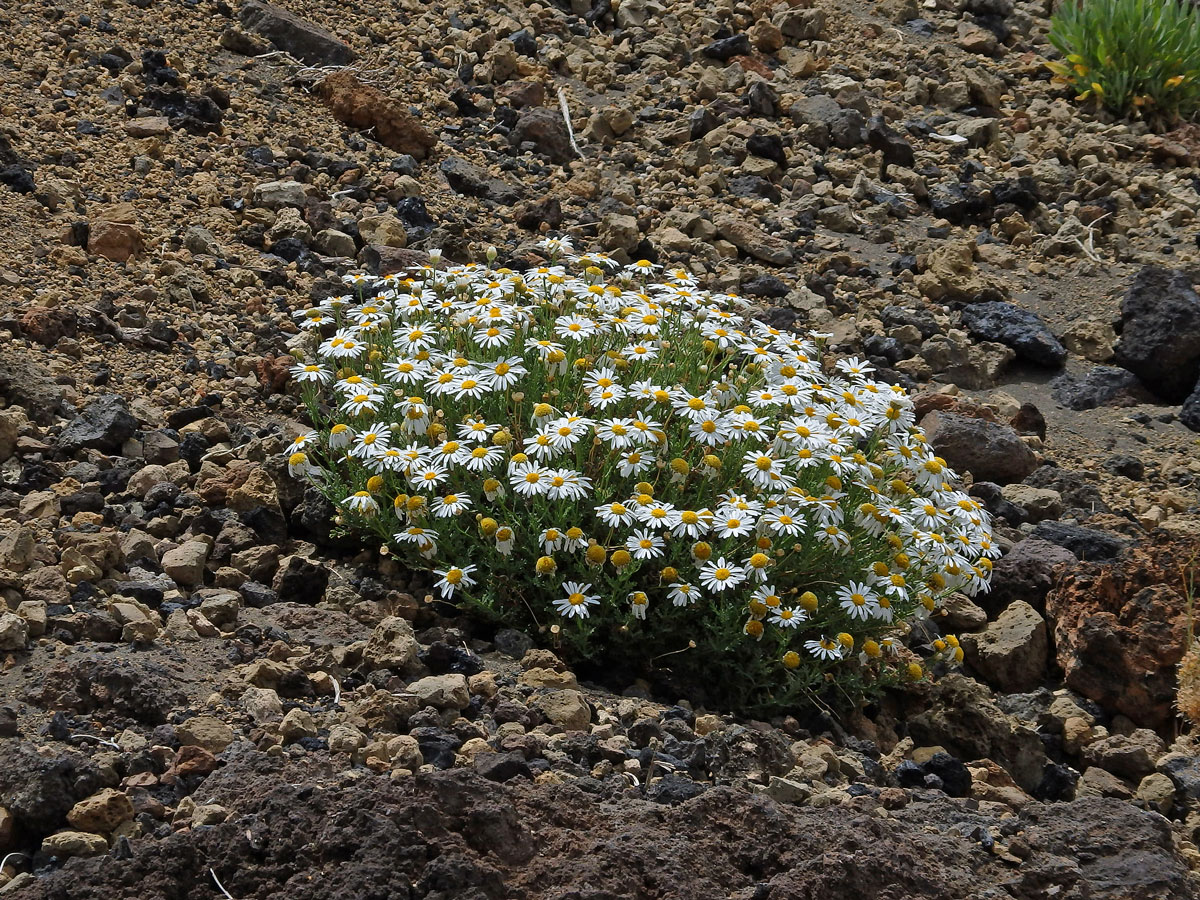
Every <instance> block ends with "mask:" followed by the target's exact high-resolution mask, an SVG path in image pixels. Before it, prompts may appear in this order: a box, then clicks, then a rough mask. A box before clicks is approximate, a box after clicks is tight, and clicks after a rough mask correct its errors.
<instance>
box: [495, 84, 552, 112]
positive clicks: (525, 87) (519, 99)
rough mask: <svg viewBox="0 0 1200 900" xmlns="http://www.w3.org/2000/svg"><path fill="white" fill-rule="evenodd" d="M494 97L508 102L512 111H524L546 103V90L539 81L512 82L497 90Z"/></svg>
mask: <svg viewBox="0 0 1200 900" xmlns="http://www.w3.org/2000/svg"><path fill="white" fill-rule="evenodd" d="M496 96H497V97H501V98H504V99H506V100H508V102H509V104H510V105H511V106H512V108H513V109H526V108H528V107H530V106H541V105H542V104H543V103H544V102H545V101H546V88H545V87H544V86H543V85H542V83H541V82H540V81H514V82H513V83H512V84H506V85H503V86H502V87H499V88H497V89H496Z"/></svg>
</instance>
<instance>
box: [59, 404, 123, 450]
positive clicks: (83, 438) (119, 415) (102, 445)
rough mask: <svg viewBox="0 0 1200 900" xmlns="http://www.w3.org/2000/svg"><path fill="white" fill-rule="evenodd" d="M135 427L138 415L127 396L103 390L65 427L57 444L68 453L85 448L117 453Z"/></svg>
mask: <svg viewBox="0 0 1200 900" xmlns="http://www.w3.org/2000/svg"><path fill="white" fill-rule="evenodd" d="M135 431H137V419H135V418H134V417H133V415H132V414H131V413H130V412H129V407H128V406H127V405H126V403H125V400H124V399H123V398H121V397H118V396H117V395H116V394H101V395H100V396H98V397H96V398H95V399H94V400H92V402H91V403H89V404H88V405H87V406H85V407H84V409H83V412H81V413H80V414H79V415H78V416H76V417H75V418H74V419H72V420H71V422H70V423H69V424H68V425H67V427H66V428H64V429H63V431H62V433H61V434H60V435H59V436H58V445H59V447H61V448H62V449H63V450H65V451H67V452H68V453H74V452H75V451H77V450H80V449H84V448H87V449H89V450H100V451H102V452H104V453H116V452H117V451H119V450H120V449H121V445H122V444H124V443H125V442H126V441H127V440H129V439H130V438H131V437H133V434H134V432H135Z"/></svg>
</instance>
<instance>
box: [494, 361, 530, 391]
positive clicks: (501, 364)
mask: <svg viewBox="0 0 1200 900" xmlns="http://www.w3.org/2000/svg"><path fill="white" fill-rule="evenodd" d="M488 366H489V368H490V380H491V385H492V387H493V388H494V389H495V390H498V391H506V390H508V389H509V388H511V387H514V386H515V385H516V384H517V383H518V382H520V380H521V379H522V378H523V377H524V376H526V375H528V374H529V370H528V369H526V368H525V366H524V365H523V364H522V360H521V357H519V356H509V357H506V358H504V359H498V360H496V361H495V362H494V363H489V364H488Z"/></svg>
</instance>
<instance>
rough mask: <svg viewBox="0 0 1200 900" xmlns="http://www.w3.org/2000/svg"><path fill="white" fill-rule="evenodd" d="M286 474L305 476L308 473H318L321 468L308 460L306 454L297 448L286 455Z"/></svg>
mask: <svg viewBox="0 0 1200 900" xmlns="http://www.w3.org/2000/svg"><path fill="white" fill-rule="evenodd" d="M287 466H288V474H289V475H291V476H292V477H293V478H305V477H307V476H309V475H316V474H318V473H319V472H320V471H321V469H320V467H319V466H316V465H314V464H313V463H312V461H310V460H309V458H308V454H307V453H305V452H304V451H302V450H297V451H295V452H294V453H292V454H290V455H289V456H288V463H287Z"/></svg>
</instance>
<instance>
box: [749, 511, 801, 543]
mask: <svg viewBox="0 0 1200 900" xmlns="http://www.w3.org/2000/svg"><path fill="white" fill-rule="evenodd" d="M758 524H759V528H761V529H763V530H765V531H766V532H767V533H768V534H773V535H786V536H788V537H797V536H798V535H799V534H800V533H801V532H803V531H804V517H803V515H802V514H801V513H800V512H799V511H797V510H795V509H793V508H792V507H790V506H777V507H775V508H774V509H769V510H767V511H766V512H765V513H763V514H762V516H761V517H760V518H759V520H758Z"/></svg>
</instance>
